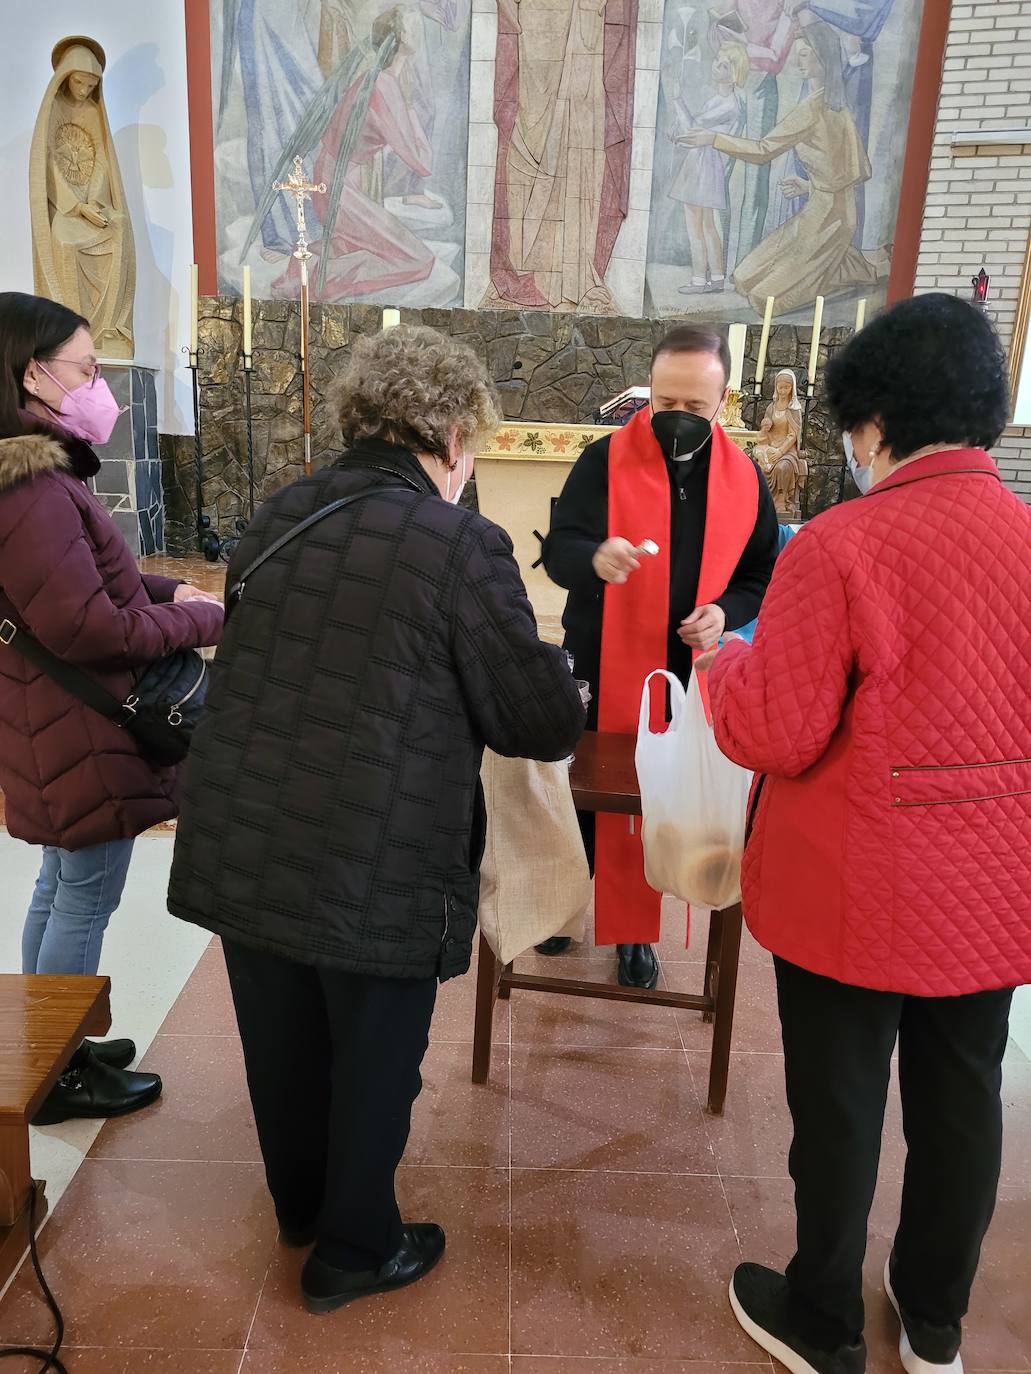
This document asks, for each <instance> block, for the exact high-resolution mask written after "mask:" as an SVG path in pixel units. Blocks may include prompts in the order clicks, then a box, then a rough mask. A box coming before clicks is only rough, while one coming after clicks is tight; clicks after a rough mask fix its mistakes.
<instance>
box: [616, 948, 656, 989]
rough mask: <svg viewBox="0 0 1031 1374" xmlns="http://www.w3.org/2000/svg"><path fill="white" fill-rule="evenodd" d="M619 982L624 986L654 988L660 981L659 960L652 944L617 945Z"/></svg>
mask: <svg viewBox="0 0 1031 1374" xmlns="http://www.w3.org/2000/svg"><path fill="white" fill-rule="evenodd" d="M616 949H617V951H618V953H619V974H618V982H619V985H620V987H624V988H653V987H654V986H655V984H656V983H657V982H658V981H659V961H658V959H656V957H655V951H654V950H653V949H652V947H651V945H617V946H616Z"/></svg>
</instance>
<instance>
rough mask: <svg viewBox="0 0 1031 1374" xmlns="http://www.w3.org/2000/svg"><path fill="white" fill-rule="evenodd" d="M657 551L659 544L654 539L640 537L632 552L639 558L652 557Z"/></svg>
mask: <svg viewBox="0 0 1031 1374" xmlns="http://www.w3.org/2000/svg"><path fill="white" fill-rule="evenodd" d="M658 552H659V546H658V544H656V542H655V540H654V539H642V540H641V542H640V543H639V544H638V546H637V548H636V549H634V553H636V554H637V555H638V557H640V558H654V557H655V555H656V554H657V553H658Z"/></svg>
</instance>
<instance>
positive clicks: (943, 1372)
mask: <svg viewBox="0 0 1031 1374" xmlns="http://www.w3.org/2000/svg"><path fill="white" fill-rule="evenodd" d="M884 1291H885V1292H886V1293H887V1295H888V1301H889V1302H890V1303H891V1305H892V1307H894V1309H895V1315H896V1316H897V1317H898V1319H899V1325H900V1326H901V1327H902V1334H901V1335H900V1336H899V1359H900V1360H901V1361H902V1368H903V1369H904V1370H905V1371H906V1374H963V1357H962V1356H961V1355H957V1356H956V1358H955V1359H954V1360H952V1361H951V1362H950V1363H949V1364H932V1363H931V1361H930V1360H924V1359H921V1357H920V1356H919V1355H918V1354H917V1353H916V1351H915V1350H914V1349H913V1347H912V1346H911V1345H910V1343H909V1335H908V1334H907V1332H906V1323H905V1322H904V1321H903V1320H902V1308H901V1307H900V1306H899V1300H898V1298H896V1296H895V1290H894V1289H893V1288H892V1286H891V1256H890V1255H889V1256H888V1258H887V1259H886V1260H885V1262H884Z"/></svg>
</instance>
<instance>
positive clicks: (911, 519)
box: [710, 451, 1031, 996]
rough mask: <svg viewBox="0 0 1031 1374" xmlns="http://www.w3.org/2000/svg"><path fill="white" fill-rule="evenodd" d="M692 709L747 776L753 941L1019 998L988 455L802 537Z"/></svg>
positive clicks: (935, 470)
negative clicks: (1014, 991) (705, 711)
mask: <svg viewBox="0 0 1031 1374" xmlns="http://www.w3.org/2000/svg"><path fill="white" fill-rule="evenodd" d="M710 691H711V696H712V704H713V712H714V723H715V729H716V737H717V739H718V741H719V744H720V747H721V748H722V749H723V751H724V752H725V753H726V754H727V755H729V757H730V758H732V759H735V760H736V761H737V762H738V763H740V764H743V765H744V766H745V767H747V768H750V769H753V770H754V771H755V772H756V774H757V783H756V788H755V791H754V793H753V802H752V808H753V813H752V814H753V824H752V830H751V835H750V839H749V842H748V846H747V850H746V854H745V863H744V874H743V888H744V903H745V915H746V918H747V921H748V925H749V927H750V929H751V930H752V932H753V934H754V935H755V937H756V939H758V940H759V941H760V943H761V944H763V945H764V946H765V947H766V948H767V949H769V950H771V951H772V952H773V953H775V954H778V955H780V956H782V957H783V958H784V959H787V960H789V961H790V962H792V963H794V964H798V965H800V966H801V967H802V968H805V969H809V970H810V971H812V972H814V973H819V974H824V975H825V976H827V977H830V978H835V979H837V980H838V981H840V982H843V983H851V984H856V985H858V986H860V987H869V988H876V989H880V990H885V991H893V992H903V993H912V994H917V995H924V996H950V995H955V994H962V993H972V992H978V991H982V990H987V989H991V988H999V987H1010V986H1015V985H1017V984H1020V983H1027V982H1031V509H1029V508H1028V507H1027V506H1025V505H1024V504H1023V503H1022V502H1021V501H1019V500H1018V498H1017V497H1016V496H1014V495H1013V494H1012V493H1011V492H1009V491H1007V490H1006V488H1005V487H1004V486H1003V485H1002V483H1001V481H1000V480H999V474H998V471H997V469H996V467H995V465H994V463H993V462H992V461H991V459H990V458H989V457H988V455H987V454H985V453H982V452H980V451H966V452H958V453H957V452H953V453H946V454H936V455H932V456H931V457H928V458H924V459H921V460H919V461H918V462H915V463H913V464H911V465H908V466H906V467H904V468H901V469H900V470H899V471H898V472H897V473H895V474H894V476H892V477H890V478H888V479H887V480H885V481H884V482H882V483H880V484H879V485H878V486H877V487H876V488H875V489H874V491H873V492H872V493H871V494H870V495H869V496H867V497H865V498H864V499H863V500H861V501H854V502H850V503H849V504H848V505H845V506H839V507H838V508H836V509H835V510H833V511H830V512H828V514H826V515H824V516H821V517H820V518H819V519H818V520H814V521H813V522H812V524H810V525H808V526H806V528H805V529H803V530H802V532H801V533H800V534H799V535H798V536H797V537H796V538H795V539H793V540H792V541H791V542H790V543H789V544H788V546H787V548H786V549H785V551H784V553H783V554H782V555H781V559H780V562H779V563H778V564H777V569H776V572H775V574H774V578H773V582H772V584H771V586H770V590H769V593H768V595H767V598H766V602H765V604H764V606H763V610H762V613H761V615H760V617H759V628H758V631H757V633H756V636H755V642H754V646H753V647H752V648H751V649H749V648H747V647H746V646H745V645H742V644H733V645H731V646H729V647H728V648H727V649H725V650H724V651H723V652H722V653H721V654H720V655H719V657H718V658H717V659H716V662H715V663H714V664H713V667H712V670H711V673H710Z"/></svg>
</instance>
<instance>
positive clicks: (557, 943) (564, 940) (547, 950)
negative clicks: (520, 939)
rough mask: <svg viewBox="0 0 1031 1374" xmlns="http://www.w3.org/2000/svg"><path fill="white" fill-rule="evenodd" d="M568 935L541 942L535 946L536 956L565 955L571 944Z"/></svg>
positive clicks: (556, 936)
mask: <svg viewBox="0 0 1031 1374" xmlns="http://www.w3.org/2000/svg"><path fill="white" fill-rule="evenodd" d="M572 943H573V942H572V940H571V939H570V938H569V936H568V935H553V936H552V937H551V939H550V940H542V941H541V943H540V944H539V945H535V946H534V948H535V949H536V951H537V953H538V954H548V955H554V954H565V952H566V950H567V949H568V948H569V946H570V945H571V944H572Z"/></svg>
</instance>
